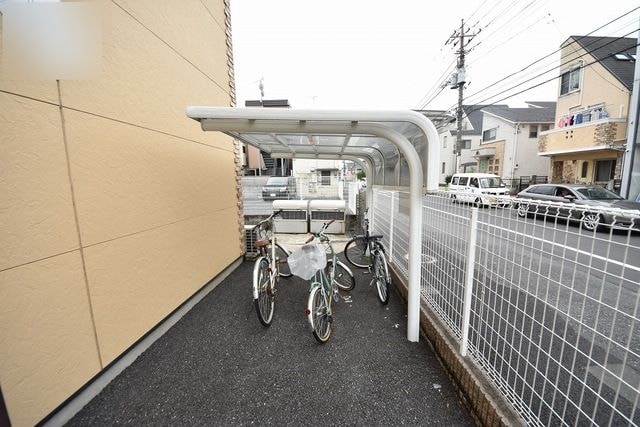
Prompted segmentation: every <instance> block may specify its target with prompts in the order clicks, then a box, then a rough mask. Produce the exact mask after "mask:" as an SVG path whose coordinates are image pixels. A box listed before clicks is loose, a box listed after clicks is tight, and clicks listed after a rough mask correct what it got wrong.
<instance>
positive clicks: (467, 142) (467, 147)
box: [460, 139, 471, 150]
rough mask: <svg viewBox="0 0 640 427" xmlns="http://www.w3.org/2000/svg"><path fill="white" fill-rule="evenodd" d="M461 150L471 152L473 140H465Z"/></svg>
mask: <svg viewBox="0 0 640 427" xmlns="http://www.w3.org/2000/svg"><path fill="white" fill-rule="evenodd" d="M460 149H462V150H470V149H471V140H470V139H463V140H462V143H461V144H460Z"/></svg>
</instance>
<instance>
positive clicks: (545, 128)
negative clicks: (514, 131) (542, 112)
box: [540, 124, 551, 132]
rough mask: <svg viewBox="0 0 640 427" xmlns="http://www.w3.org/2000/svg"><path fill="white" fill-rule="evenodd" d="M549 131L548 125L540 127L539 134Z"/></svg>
mask: <svg viewBox="0 0 640 427" xmlns="http://www.w3.org/2000/svg"><path fill="white" fill-rule="evenodd" d="M549 129H551V126H549V124H544V125H540V132H546V131H548V130H549Z"/></svg>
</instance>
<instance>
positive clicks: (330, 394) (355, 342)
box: [68, 261, 475, 426]
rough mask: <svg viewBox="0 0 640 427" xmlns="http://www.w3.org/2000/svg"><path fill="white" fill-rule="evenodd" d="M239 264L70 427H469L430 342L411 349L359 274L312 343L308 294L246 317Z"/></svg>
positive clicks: (289, 292)
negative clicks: (264, 321) (323, 339)
mask: <svg viewBox="0 0 640 427" xmlns="http://www.w3.org/2000/svg"><path fill="white" fill-rule="evenodd" d="M252 270H253V263H252V262H249V261H247V262H244V263H243V264H241V266H240V267H239V268H238V269H237V270H235V271H234V272H233V273H232V274H231V275H230V276H229V277H227V278H226V279H225V280H224V281H223V282H222V283H221V284H220V285H219V286H218V287H217V288H216V289H214V290H213V291H212V292H211V293H210V294H209V295H207V296H206V297H205V298H204V299H203V300H202V301H201V302H200V303H198V304H197V305H196V306H195V307H194V308H193V309H192V310H191V311H190V312H189V313H188V314H187V315H185V316H184V317H183V318H182V319H181V320H180V321H179V322H178V323H177V324H176V325H175V326H174V327H173V328H171V329H170V330H169V331H168V332H167V333H166V334H165V335H163V336H162V337H161V338H160V339H159V340H158V341H156V342H155V343H154V344H153V345H152V346H151V347H150V348H149V349H148V350H147V351H146V352H145V353H143V354H142V355H141V356H140V357H139V358H138V359H137V360H136V361H135V362H134V363H133V364H132V365H131V366H129V367H128V368H127V369H126V370H125V371H124V372H123V373H122V374H120V375H119V376H118V377H117V378H116V379H115V380H113V381H112V382H111V383H110V384H109V385H108V386H107V387H106V388H105V389H104V390H103V391H102V392H101V393H100V394H99V395H98V396H97V397H96V398H94V399H93V400H92V401H91V402H90V403H89V404H88V405H87V406H86V407H85V408H84V409H83V410H82V411H81V412H79V413H78V414H77V415H76V417H75V418H73V419H72V420H71V421H70V422H69V424H68V425H71V426H81V425H117V424H126V425H169V424H171V425H186V424H188V425H225V426H228V425H250V424H257V425H474V424H475V423H474V420H473V418H472V417H471V415H470V413H469V411H468V409H467V408H466V406H464V405H463V403H462V402H461V401H460V399H459V396H458V393H457V391H456V389H455V388H454V386H453V384H452V382H451V380H450V379H449V377H448V375H447V373H446V372H445V370H444V368H443V367H442V365H441V364H440V362H439V361H438V360H437V359H436V357H435V355H434V353H433V351H432V350H431V348H430V346H429V344H428V342H427V341H426V339H424V338H421V341H420V342H418V343H411V342H409V341H407V338H406V336H407V331H406V320H407V319H406V307H405V305H404V303H402V302H401V300H400V297H399V296H398V294H397V293H396V292H395V291H394V292H392V294H391V300H390V302H389V305H388V306H383V305H381V304H380V302H379V301H378V299H377V296H376V294H375V291H374V289H373V288H372V287H370V286H369V281H370V275H368V274H363V271H362V270H359V271H355V274H356V288H355V289H354V290H353V291H351V292H349V293H342V297H341V299H340V301H339V302H338V303H336V304H335V305H334V323H333V334H332V337H331V339H330V340H329V342H327V343H325V344H319V343H318V342H316V341H315V340H314V338H313V336H312V334H311V331H310V329H309V325H308V322H307V319H306V316H305V308H306V305H307V297H308V284H307V283H306V282H304V281H303V280H302V279H299V278H297V277H292V278H284V279H282V280H281V281H280V283H279V292H278V295H277V300H276V308H275V315H274V321H273V323H272V325H271V327H269V328H265V327H263V326H262V325H261V324H260V323H259V321H258V319H257V317H256V313H255V310H254V307H253V301H252V297H251V277H252Z"/></svg>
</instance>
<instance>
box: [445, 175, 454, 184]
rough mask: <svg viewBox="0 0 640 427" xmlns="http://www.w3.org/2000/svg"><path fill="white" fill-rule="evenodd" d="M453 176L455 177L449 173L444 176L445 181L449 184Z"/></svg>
mask: <svg viewBox="0 0 640 427" xmlns="http://www.w3.org/2000/svg"><path fill="white" fill-rule="evenodd" d="M451 178H453V175H447V176H445V177H444V182H445V184H447V185H449V183H450V182H451Z"/></svg>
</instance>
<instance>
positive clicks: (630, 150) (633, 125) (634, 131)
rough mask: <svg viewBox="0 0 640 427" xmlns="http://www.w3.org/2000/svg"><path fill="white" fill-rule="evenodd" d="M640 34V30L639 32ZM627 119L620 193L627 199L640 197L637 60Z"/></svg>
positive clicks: (638, 49) (638, 50)
mask: <svg viewBox="0 0 640 427" xmlns="http://www.w3.org/2000/svg"><path fill="white" fill-rule="evenodd" d="M638 35H639V36H640V32H639V33H638ZM638 55H640V46H637V47H636V58H637V57H638ZM629 105H630V108H629V119H628V121H627V148H626V153H625V156H624V164H623V167H622V186H621V188H620V195H621V196H622V197H624V198H625V199H629V200H636V199H637V198H639V197H640V123H638V122H639V121H640V63H638V61H636V66H635V69H634V76H633V90H632V91H631V101H630V102H629Z"/></svg>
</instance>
